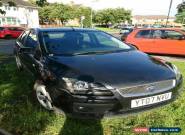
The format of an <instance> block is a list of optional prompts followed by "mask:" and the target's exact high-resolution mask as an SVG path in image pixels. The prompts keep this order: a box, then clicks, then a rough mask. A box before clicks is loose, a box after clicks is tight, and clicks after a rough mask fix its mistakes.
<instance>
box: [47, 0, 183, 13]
mask: <svg viewBox="0 0 185 135" xmlns="http://www.w3.org/2000/svg"><path fill="white" fill-rule="evenodd" d="M47 1H48V2H62V3H64V4H67V3H70V2H71V1H73V2H74V3H75V4H82V5H85V6H89V7H92V8H93V9H94V10H99V9H104V8H116V7H123V8H125V9H129V10H132V14H133V15H167V14H168V9H169V5H170V0H47ZM182 1H183V0H173V5H172V9H171V13H170V16H175V14H176V13H177V9H176V7H177V5H178V4H180V3H181V2H182Z"/></svg>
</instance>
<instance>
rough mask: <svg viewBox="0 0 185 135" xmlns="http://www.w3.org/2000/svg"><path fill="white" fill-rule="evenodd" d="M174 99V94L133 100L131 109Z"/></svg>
mask: <svg viewBox="0 0 185 135" xmlns="http://www.w3.org/2000/svg"><path fill="white" fill-rule="evenodd" d="M171 98H172V92H169V93H164V94H160V95H156V96H151V97H145V98H139V99H134V100H131V108H136V107H140V106H145V105H150V104H155V103H159V102H163V101H166V100H169V99H171Z"/></svg>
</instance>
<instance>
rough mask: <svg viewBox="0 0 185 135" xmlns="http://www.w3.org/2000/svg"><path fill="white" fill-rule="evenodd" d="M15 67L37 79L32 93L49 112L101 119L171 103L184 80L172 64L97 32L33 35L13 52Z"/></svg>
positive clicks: (76, 30) (27, 35)
mask: <svg viewBox="0 0 185 135" xmlns="http://www.w3.org/2000/svg"><path fill="white" fill-rule="evenodd" d="M14 54H15V58H16V63H17V66H18V68H19V69H20V70H22V69H28V70H29V71H31V73H33V74H34V76H35V78H36V82H35V84H34V90H35V93H36V96H37V99H38V101H39V102H40V104H41V105H42V106H43V107H45V108H46V109H48V110H53V109H54V108H58V109H61V110H63V111H64V112H65V114H66V115H68V116H73V117H82V118H102V117H103V116H110V115H119V114H127V113H132V112H138V111H143V110H146V109H150V108H154V107H157V106H161V105H164V104H167V103H169V102H171V101H173V100H174V99H175V98H176V97H177V95H178V92H179V91H180V88H181V86H182V80H183V79H182V75H181V74H180V72H179V71H178V69H177V67H176V66H175V65H173V64H171V63H169V62H165V61H163V60H160V59H157V58H154V57H151V56H149V55H147V54H145V53H142V52H140V51H138V50H137V49H135V48H134V47H132V46H131V45H127V44H125V43H123V42H122V41H120V40H118V39H117V38H115V37H113V36H111V35H109V34H107V33H105V32H102V31H98V30H92V29H80V28H56V29H48V28H39V29H29V30H26V31H25V32H23V34H22V35H21V36H20V37H19V38H18V39H17V41H16V45H15V47H14Z"/></svg>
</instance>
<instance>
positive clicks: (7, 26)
mask: <svg viewBox="0 0 185 135" xmlns="http://www.w3.org/2000/svg"><path fill="white" fill-rule="evenodd" d="M0 27H3V28H24V27H21V26H9V25H5V26H0Z"/></svg>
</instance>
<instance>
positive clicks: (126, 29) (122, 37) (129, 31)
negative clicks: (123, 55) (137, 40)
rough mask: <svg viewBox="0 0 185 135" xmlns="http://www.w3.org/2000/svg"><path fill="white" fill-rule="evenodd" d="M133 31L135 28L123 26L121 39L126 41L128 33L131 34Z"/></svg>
mask: <svg viewBox="0 0 185 135" xmlns="http://www.w3.org/2000/svg"><path fill="white" fill-rule="evenodd" d="M132 31H133V28H122V29H121V30H120V34H121V40H122V41H124V40H125V39H126V37H127V36H128V34H130V33H131V32H132Z"/></svg>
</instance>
